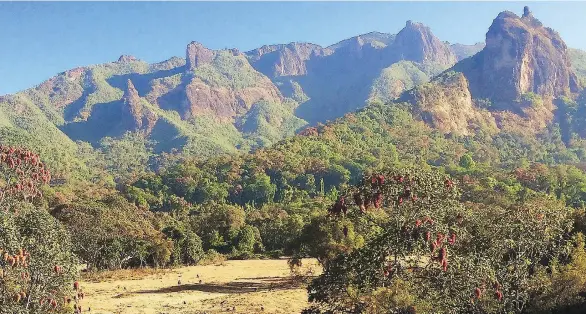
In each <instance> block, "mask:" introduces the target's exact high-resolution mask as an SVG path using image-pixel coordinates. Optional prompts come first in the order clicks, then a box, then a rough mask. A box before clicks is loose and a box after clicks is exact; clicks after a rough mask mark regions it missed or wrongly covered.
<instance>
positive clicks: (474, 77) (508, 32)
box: [463, 7, 578, 102]
mask: <svg viewBox="0 0 586 314" xmlns="http://www.w3.org/2000/svg"><path fill="white" fill-rule="evenodd" d="M472 59H473V60H472V62H471V63H470V65H469V66H468V67H467V68H464V69H463V72H464V73H465V75H466V77H467V78H468V80H469V81H470V87H471V90H472V94H473V95H474V96H475V97H478V98H489V99H492V100H493V101H495V102H510V101H512V100H516V99H518V98H519V97H520V96H521V95H523V94H526V93H530V92H531V93H536V94H539V95H541V96H545V97H559V96H564V95H569V94H570V93H571V92H573V91H576V90H577V89H578V84H577V80H576V76H575V75H574V73H573V72H572V71H571V69H570V62H569V59H568V51H567V46H566V44H565V43H564V41H563V40H562V38H561V37H560V35H559V34H558V33H557V32H555V31H554V30H552V29H550V28H547V27H544V26H543V25H542V24H541V22H539V20H537V19H536V18H535V17H533V15H532V14H531V12H530V11H529V9H528V8H527V7H525V10H524V13H523V15H522V16H521V17H519V16H517V15H516V14H514V13H512V12H508V11H506V12H502V13H500V14H499V15H498V16H497V18H496V19H494V21H493V23H492V25H491V26H490V28H489V30H488V32H487V33H486V47H485V48H484V49H483V50H482V51H481V52H480V53H478V54H477V55H475V56H474V57H473V58H472Z"/></svg>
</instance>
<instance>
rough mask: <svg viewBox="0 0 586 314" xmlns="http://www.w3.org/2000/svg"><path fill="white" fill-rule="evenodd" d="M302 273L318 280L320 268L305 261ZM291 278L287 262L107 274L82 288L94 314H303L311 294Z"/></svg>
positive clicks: (256, 262) (251, 262)
mask: <svg viewBox="0 0 586 314" xmlns="http://www.w3.org/2000/svg"><path fill="white" fill-rule="evenodd" d="M303 269H304V271H307V270H309V269H312V270H313V273H314V274H317V272H318V271H319V269H320V268H319V266H318V265H317V262H315V261H314V260H304V261H303ZM129 274H130V275H129ZM133 274H134V275H133ZM108 275H110V276H108ZM290 275H291V274H290V270H289V267H288V265H287V260H286V259H279V260H248V261H225V262H222V264H219V265H209V266H192V267H183V268H177V269H172V270H168V271H160V272H152V273H151V274H146V275H145V274H142V275H141V274H136V273H127V274H125V275H124V276H122V275H121V274H120V273H119V274H116V273H114V274H106V276H101V279H100V280H99V282H97V281H95V280H88V281H82V282H81V286H82V288H83V290H84V292H85V294H86V297H85V298H84V300H83V301H82V302H83V303H82V305H83V310H84V312H85V313H95V314H106V313H107V314H130V313H133V314H134V313H136V314H178V313H182V314H183V313H185V314H203V313H206V314H212V313H300V312H301V310H302V309H303V308H305V307H306V306H307V291H306V290H305V284H304V282H303V280H299V279H295V278H293V277H291V276H290ZM179 281H181V283H180V284H179ZM88 309H90V310H91V311H89V312H88Z"/></svg>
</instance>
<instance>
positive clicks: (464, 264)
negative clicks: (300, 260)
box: [306, 169, 572, 313]
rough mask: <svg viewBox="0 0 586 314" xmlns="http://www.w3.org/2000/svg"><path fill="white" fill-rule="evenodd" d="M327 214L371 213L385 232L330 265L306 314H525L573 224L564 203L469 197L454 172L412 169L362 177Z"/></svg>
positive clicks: (312, 289) (314, 287)
mask: <svg viewBox="0 0 586 314" xmlns="http://www.w3.org/2000/svg"><path fill="white" fill-rule="evenodd" d="M369 205H374V208H375V209H374V210H373V209H372V207H370V206H369ZM464 205H466V206H464ZM330 212H331V214H332V215H333V216H334V217H339V218H338V219H339V220H344V219H352V220H355V221H357V220H358V219H359V217H367V218H368V217H371V218H369V220H371V221H372V222H373V223H374V224H376V225H377V226H378V227H379V228H378V230H379V232H375V233H372V234H371V235H370V236H368V237H367V241H366V243H365V245H364V246H362V247H359V248H355V249H353V250H349V251H346V252H341V253H338V254H336V255H335V256H334V257H332V258H329V259H328V260H327V261H325V263H323V264H324V265H325V267H324V272H323V274H322V275H321V276H319V277H318V278H316V279H315V280H314V281H313V282H312V283H311V285H310V286H309V288H308V291H309V300H310V301H311V302H312V303H313V305H312V307H311V308H310V309H308V310H307V311H306V313H332V312H344V313H363V312H369V313H370V312H374V313H376V311H375V308H374V307H373V306H376V304H381V302H382V301H383V300H386V301H385V302H391V301H392V302H394V303H392V302H391V303H385V306H386V307H387V308H388V312H390V313H401V312H407V311H412V310H413V308H417V309H418V310H417V311H418V312H422V313H428V312H430V313H431V312H437V311H440V312H445V313H462V312H466V313H496V312H501V311H505V312H510V313H521V312H523V311H524V309H525V308H527V306H528V305H529V304H531V302H532V301H534V300H533V299H532V298H531V296H532V287H531V285H530V283H531V282H532V279H533V278H534V277H533V274H534V271H535V269H536V267H538V266H540V265H543V264H545V265H546V266H547V265H551V264H550V263H551V261H553V260H554V259H556V258H560V259H561V258H563V257H564V248H565V247H566V245H567V237H566V235H567V234H568V232H569V231H570V230H571V227H572V221H571V217H570V213H571V212H570V211H569V210H567V209H566V208H565V206H564V205H563V204H562V203H560V202H558V201H553V200H551V199H546V198H536V199H532V200H529V201H527V202H526V203H524V204H520V205H517V206H516V207H512V208H502V207H498V206H483V205H480V204H476V205H475V204H463V203H460V201H459V192H458V189H457V187H456V185H455V184H454V182H453V181H452V180H451V179H450V178H446V177H444V175H442V174H440V173H438V172H433V171H432V172H423V171H416V170H413V169H407V170H401V171H399V170H390V171H384V172H383V173H382V174H377V175H371V176H367V177H365V179H364V180H363V182H362V183H361V184H359V185H358V186H355V187H352V188H350V189H349V190H348V191H346V193H344V195H343V196H342V197H341V198H340V200H338V201H337V202H336V203H335V204H334V205H333V206H332V208H331V210H330ZM344 213H346V214H344ZM344 216H345V217H346V218H343V217H344ZM377 216H378V217H379V218H378V219H377V218H376V217H377ZM381 217H382V218H381ZM399 288H400V290H401V293H402V294H401V295H397V292H396V291H397V290H398V289H399ZM393 300H394V301H393ZM383 303H384V302H383ZM426 309H427V310H426Z"/></svg>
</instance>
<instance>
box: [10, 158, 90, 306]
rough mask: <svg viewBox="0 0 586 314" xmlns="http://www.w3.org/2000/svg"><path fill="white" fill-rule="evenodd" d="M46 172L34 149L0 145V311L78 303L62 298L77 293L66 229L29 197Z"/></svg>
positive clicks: (36, 193) (35, 194)
mask: <svg viewBox="0 0 586 314" xmlns="http://www.w3.org/2000/svg"><path fill="white" fill-rule="evenodd" d="M49 178H50V173H49V171H48V170H46V169H45V166H44V164H43V163H41V162H40V160H39V157H38V156H37V155H36V154H33V153H32V152H30V151H27V150H23V149H18V148H13V147H5V146H0V230H1V232H0V313H16V314H21V313H31V314H32V313H49V312H51V311H54V310H55V309H58V310H64V311H66V310H72V309H73V306H76V305H77V304H74V303H75V302H70V303H67V302H66V301H65V302H64V300H67V299H69V300H70V301H71V300H72V299H73V298H74V296H78V294H79V293H81V292H80V291H72V289H71V287H72V286H73V281H74V279H75V277H76V276H77V265H78V263H77V260H76V258H75V256H74V255H73V253H72V249H71V240H70V237H69V234H68V233H67V232H66V230H65V229H64V228H63V226H62V225H61V224H59V222H58V221H57V220H56V219H54V218H53V217H52V216H51V215H50V214H49V213H48V212H47V211H46V210H45V209H43V208H38V207H35V206H34V205H33V204H32V203H31V202H32V201H34V200H35V199H36V198H38V197H39V196H40V195H41V192H40V188H41V185H42V184H43V183H46V182H48V181H49ZM76 287H77V288H79V286H78V285H77V286H76ZM76 290H77V289H76ZM76 299H77V298H76Z"/></svg>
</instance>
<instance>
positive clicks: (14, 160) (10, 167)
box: [0, 145, 51, 203]
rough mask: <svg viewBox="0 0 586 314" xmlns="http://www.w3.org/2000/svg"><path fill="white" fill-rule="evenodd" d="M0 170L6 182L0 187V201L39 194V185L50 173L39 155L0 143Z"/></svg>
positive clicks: (48, 177) (48, 179) (47, 181)
mask: <svg viewBox="0 0 586 314" xmlns="http://www.w3.org/2000/svg"><path fill="white" fill-rule="evenodd" d="M0 170H2V171H0V173H2V174H3V175H4V176H5V178H4V181H5V183H6V185H5V186H4V187H3V188H2V189H0V203H1V202H3V201H6V200H10V199H24V200H29V199H32V198H34V197H38V196H41V191H40V189H39V186H40V185H42V184H47V183H49V181H50V180H51V174H50V172H49V170H47V169H46V168H45V165H44V164H43V163H42V162H41V161H40V158H39V156H38V155H37V154H35V153H33V152H31V151H28V150H26V149H22V148H14V147H9V146H2V145H0Z"/></svg>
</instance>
